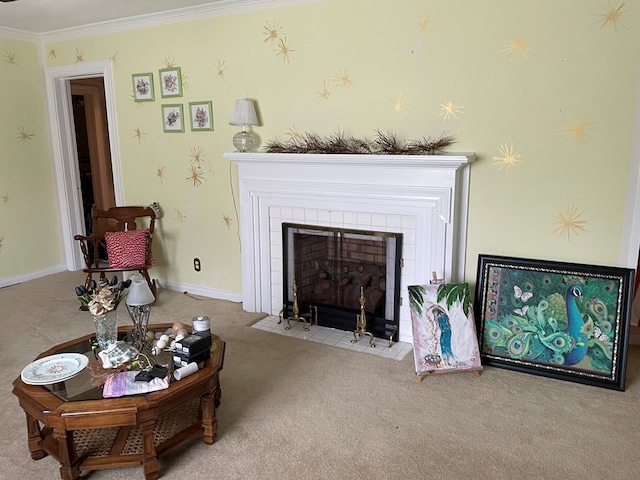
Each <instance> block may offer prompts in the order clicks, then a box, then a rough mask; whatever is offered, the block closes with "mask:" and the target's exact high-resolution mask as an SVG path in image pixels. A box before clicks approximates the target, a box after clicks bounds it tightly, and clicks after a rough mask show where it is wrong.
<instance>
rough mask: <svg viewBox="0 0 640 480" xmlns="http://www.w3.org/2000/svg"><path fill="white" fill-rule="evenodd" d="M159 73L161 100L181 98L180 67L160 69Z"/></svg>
mask: <svg viewBox="0 0 640 480" xmlns="http://www.w3.org/2000/svg"><path fill="white" fill-rule="evenodd" d="M159 72H160V88H161V93H160V95H161V96H162V98H170V97H181V96H182V73H181V72H180V67H171V68H162V69H160V70H159Z"/></svg>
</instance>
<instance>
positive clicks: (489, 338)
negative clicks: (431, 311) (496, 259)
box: [482, 266, 620, 374]
mask: <svg viewBox="0 0 640 480" xmlns="http://www.w3.org/2000/svg"><path fill="white" fill-rule="evenodd" d="M487 282H488V283H487V289H486V293H487V295H486V298H485V302H484V303H485V305H484V314H485V315H484V324H483V329H482V330H483V335H482V340H483V341H482V354H483V355H492V356H497V357H504V358H508V359H511V360H513V361H516V362H517V361H520V362H531V361H534V362H536V363H540V364H543V365H549V366H550V367H571V368H574V369H581V370H589V371H595V372H603V373H604V374H610V373H611V370H612V368H613V354H614V344H613V341H612V338H613V334H614V330H615V328H616V305H618V304H619V298H618V296H619V291H620V288H619V287H620V282H619V281H617V280H615V279H613V278H601V277H590V276H579V275H565V274H562V273H556V272H553V271H546V272H545V271H542V272H540V271H536V270H534V269H524V268H523V269H515V268H514V269H509V268H502V267H498V266H489V267H488V276H487Z"/></svg>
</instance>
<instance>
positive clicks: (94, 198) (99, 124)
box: [69, 77, 116, 235]
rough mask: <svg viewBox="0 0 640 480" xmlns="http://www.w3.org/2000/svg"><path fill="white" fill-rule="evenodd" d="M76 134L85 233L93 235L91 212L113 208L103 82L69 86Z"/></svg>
mask: <svg viewBox="0 0 640 480" xmlns="http://www.w3.org/2000/svg"><path fill="white" fill-rule="evenodd" d="M69 85H70V90H71V105H72V110H73V123H74V130H75V141H76V153H77V159H78V175H79V179H80V193H81V197H82V208H83V217H84V226H85V232H86V233H87V235H88V234H89V233H92V232H93V225H92V224H91V222H92V220H91V208H92V206H93V205H94V204H95V205H96V206H97V207H98V208H99V209H101V210H106V209H108V208H110V207H115V205H116V199H115V191H114V188H113V172H112V169H111V151H110V148H109V131H108V120H107V112H106V105H105V100H104V79H103V78H102V77H95V78H83V79H79V80H71V81H70V82H69Z"/></svg>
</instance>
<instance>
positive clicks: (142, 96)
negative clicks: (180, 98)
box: [131, 73, 155, 102]
mask: <svg viewBox="0 0 640 480" xmlns="http://www.w3.org/2000/svg"><path fill="white" fill-rule="evenodd" d="M131 79H132V81H133V99H134V100H135V101H136V102H153V101H154V100H155V93H154V91H153V73H134V74H133V75H131Z"/></svg>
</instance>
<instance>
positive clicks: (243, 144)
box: [233, 130, 258, 152]
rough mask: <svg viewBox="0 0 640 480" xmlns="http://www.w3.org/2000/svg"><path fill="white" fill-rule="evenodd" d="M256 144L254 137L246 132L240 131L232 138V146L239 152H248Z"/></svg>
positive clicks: (251, 133) (249, 132)
mask: <svg viewBox="0 0 640 480" xmlns="http://www.w3.org/2000/svg"><path fill="white" fill-rule="evenodd" d="M257 143H258V139H257V137H256V135H255V134H254V133H253V132H251V131H247V130H242V131H240V132H238V133H236V134H235V135H234V136H233V146H234V147H236V150H237V151H239V152H250V151H252V150H253V149H254V148H255V147H256V145H257Z"/></svg>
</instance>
